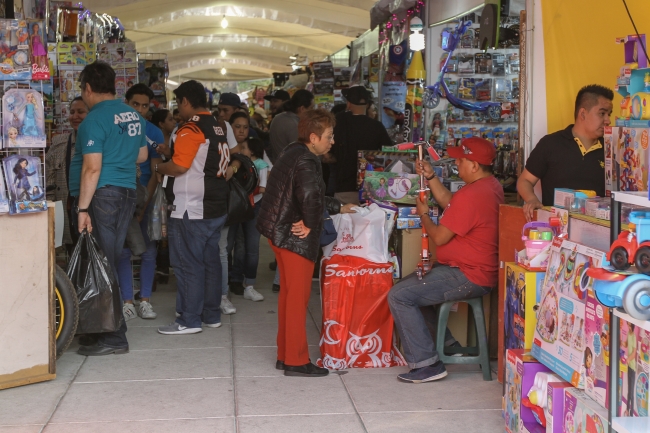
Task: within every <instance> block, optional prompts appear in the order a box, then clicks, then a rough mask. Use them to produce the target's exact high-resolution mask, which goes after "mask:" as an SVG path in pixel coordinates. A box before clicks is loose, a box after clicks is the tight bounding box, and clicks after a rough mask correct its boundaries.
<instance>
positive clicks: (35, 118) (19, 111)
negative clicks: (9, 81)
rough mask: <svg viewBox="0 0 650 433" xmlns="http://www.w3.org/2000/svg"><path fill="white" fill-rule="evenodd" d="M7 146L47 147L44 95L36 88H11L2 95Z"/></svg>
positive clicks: (5, 143) (5, 142)
mask: <svg viewBox="0 0 650 433" xmlns="http://www.w3.org/2000/svg"><path fill="white" fill-rule="evenodd" d="M2 109H3V113H4V116H3V120H4V122H3V131H4V146H5V147H45V118H44V116H43V97H42V96H41V94H40V93H39V92H37V91H35V90H25V89H10V90H8V91H7V92H6V93H5V95H4V96H3V97H2Z"/></svg>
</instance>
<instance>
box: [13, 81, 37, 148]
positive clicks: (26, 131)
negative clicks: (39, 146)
mask: <svg viewBox="0 0 650 433" xmlns="http://www.w3.org/2000/svg"><path fill="white" fill-rule="evenodd" d="M25 98H26V99H27V102H26V103H25V106H24V109H25V117H24V118H23V126H22V128H21V131H20V132H21V133H22V135H31V136H33V137H38V136H39V135H40V134H39V132H38V128H37V126H36V99H35V98H34V93H31V92H30V93H28V94H27V96H26V97H25ZM14 116H16V114H14Z"/></svg>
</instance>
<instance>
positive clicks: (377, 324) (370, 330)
mask: <svg viewBox="0 0 650 433" xmlns="http://www.w3.org/2000/svg"><path fill="white" fill-rule="evenodd" d="M321 266H322V269H321V276H322V278H321V296H322V302H323V324H322V328H321V339H320V351H321V356H322V358H321V359H320V360H318V364H319V365H322V366H323V367H325V368H328V369H330V370H342V369H346V368H378V367H394V366H398V365H406V362H405V361H404V358H403V357H402V355H401V354H400V352H399V350H398V349H397V347H396V346H395V344H394V341H393V316H392V315H391V313H390V310H389V308H388V298H387V296H388V291H389V290H390V288H391V287H392V285H393V267H392V264H391V263H385V264H384V263H381V264H379V263H372V262H369V261H367V260H364V259H361V258H358V257H351V256H339V255H335V256H333V257H332V258H331V259H325V260H323V262H322V263H321Z"/></svg>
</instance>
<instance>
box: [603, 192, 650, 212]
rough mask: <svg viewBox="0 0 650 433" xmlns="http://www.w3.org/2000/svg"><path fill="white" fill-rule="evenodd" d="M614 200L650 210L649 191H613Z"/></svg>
mask: <svg viewBox="0 0 650 433" xmlns="http://www.w3.org/2000/svg"><path fill="white" fill-rule="evenodd" d="M612 198H613V199H614V200H616V201H617V202H619V203H627V204H633V205H636V206H643V207H647V208H650V200H649V199H648V191H633V192H626V191H612Z"/></svg>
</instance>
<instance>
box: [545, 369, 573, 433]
mask: <svg viewBox="0 0 650 433" xmlns="http://www.w3.org/2000/svg"><path fill="white" fill-rule="evenodd" d="M566 388H573V386H572V385H571V384H570V383H569V382H564V381H562V382H549V383H548V384H547V385H546V398H547V400H548V401H547V403H546V407H545V408H544V415H545V416H546V433H564V391H565V390H566Z"/></svg>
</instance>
